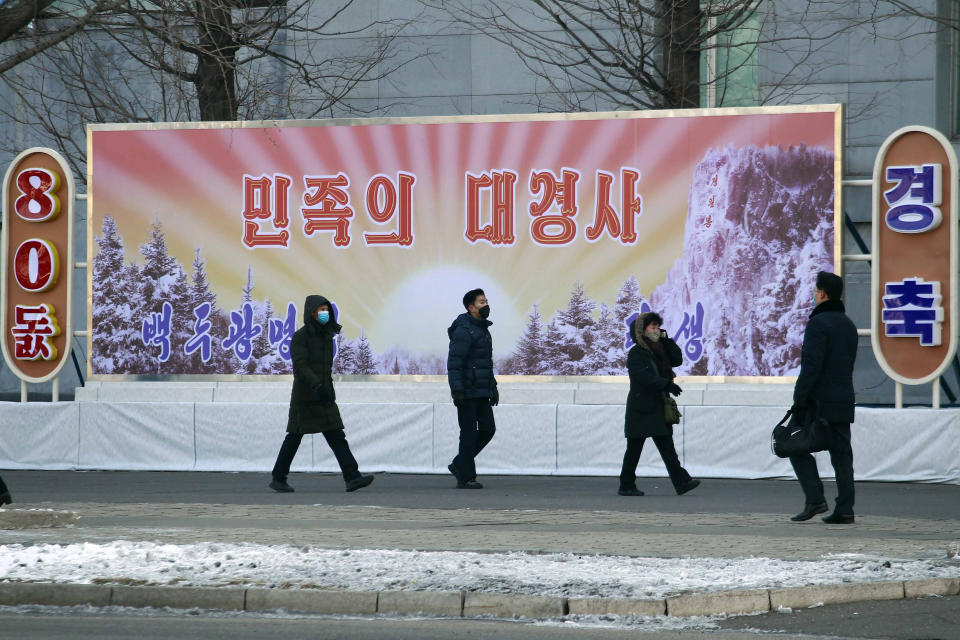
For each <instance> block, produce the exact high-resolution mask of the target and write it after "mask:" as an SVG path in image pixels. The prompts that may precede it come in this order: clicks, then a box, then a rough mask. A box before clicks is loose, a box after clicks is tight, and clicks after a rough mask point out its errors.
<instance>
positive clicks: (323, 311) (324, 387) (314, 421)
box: [270, 296, 373, 493]
mask: <svg viewBox="0 0 960 640" xmlns="http://www.w3.org/2000/svg"><path fill="white" fill-rule="evenodd" d="M331 307H332V305H331V304H330V301H329V300H327V299H326V298H324V297H323V296H307V300H306V302H305V303H304V306H303V326H302V327H301V328H300V329H298V330H297V332H296V333H294V334H293V339H292V340H291V341H290V358H291V360H292V361H293V390H292V391H291V393H290V412H289V414H288V418H287V437H286V438H285V439H284V441H283V445H282V446H281V447H280V453H279V454H278V455H277V462H276V464H275V465H274V467H273V480H272V481H271V482H270V488H271V489H273V490H274V491H278V492H280V493H290V492H292V491H293V487H291V486H290V485H289V484H287V474H288V473H290V464H291V463H292V462H293V457H294V456H295V455H296V454H297V449H298V448H299V447H300V441H301V440H302V439H303V434H305V433H322V434H323V437H324V438H325V439H326V441H327V444H329V445H330V448H331V449H332V450H333V455H334V456H336V458H337V463H339V465H340V471H341V472H343V480H344V482H346V484H347V491H356V490H357V489H361V488H363V487H365V486H367V485H368V484H370V483H371V482H373V476H371V475H362V474H361V473H360V471H359V468H358V466H357V461H356V460H355V459H354V457H353V454H352V453H351V452H350V445H348V444H347V438H346V436H345V435H344V433H343V420H341V419H340V409H339V408H338V407H337V402H336V400H337V394H336V392H335V391H334V389H333V373H332V372H333V340H334V337H335V336H336V334H338V333H340V329H341V327H340V325H339V324H337V322H336V319H335V318H334V317H333V311H332V308H331Z"/></svg>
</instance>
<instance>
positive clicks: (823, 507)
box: [790, 502, 827, 522]
mask: <svg viewBox="0 0 960 640" xmlns="http://www.w3.org/2000/svg"><path fill="white" fill-rule="evenodd" d="M826 511H827V503H826V502H821V503H820V504H805V505H803V511H801V512H800V513H798V514H797V515H795V516H790V519H791V520H793V521H794V522H806V521H807V520H809V519H810V518H812V517H813V516H815V515H817V514H818V513H826Z"/></svg>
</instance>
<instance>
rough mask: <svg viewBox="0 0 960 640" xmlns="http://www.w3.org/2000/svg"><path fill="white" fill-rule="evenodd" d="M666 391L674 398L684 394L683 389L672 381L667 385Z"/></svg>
mask: <svg viewBox="0 0 960 640" xmlns="http://www.w3.org/2000/svg"><path fill="white" fill-rule="evenodd" d="M664 391H666V392H667V393H669V394H671V395H674V396H678V395H680V394H681V393H683V389H681V388H680V387H679V386H677V383H676V382H673V381H672V380H671V381H670V382H668V383H667V387H666V389H664Z"/></svg>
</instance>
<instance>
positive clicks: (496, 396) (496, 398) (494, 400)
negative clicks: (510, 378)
mask: <svg viewBox="0 0 960 640" xmlns="http://www.w3.org/2000/svg"><path fill="white" fill-rule="evenodd" d="M498 404H500V392H499V391H497V388H496V387H494V388H493V395H492V396H490V406H491V407H495V406H497V405H498Z"/></svg>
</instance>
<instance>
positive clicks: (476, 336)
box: [447, 289, 500, 489]
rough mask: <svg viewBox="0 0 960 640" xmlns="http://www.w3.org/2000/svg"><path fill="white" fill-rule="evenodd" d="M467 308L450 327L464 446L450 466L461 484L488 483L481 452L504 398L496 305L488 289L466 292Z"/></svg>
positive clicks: (452, 379)
mask: <svg viewBox="0 0 960 640" xmlns="http://www.w3.org/2000/svg"><path fill="white" fill-rule="evenodd" d="M463 306H464V308H465V309H466V310H467V311H466V313H461V314H460V315H459V316H457V317H456V319H454V321H453V324H451V325H450V328H448V329H447V336H448V337H449V338H450V347H449V350H448V352H447V382H449V384H450V395H451V397H452V398H453V404H455V405H456V406H457V422H458V423H459V425H460V447H459V450H458V451H457V456H456V457H455V458H454V459H453V462H451V463H450V464H449V465H447V470H448V471H450V473H452V474H453V476H454V477H455V478H456V479H457V488H458V489H482V488H483V485H482V484H480V483H479V482H477V467H476V463H475V460H476V457H477V455H479V453H480V452H481V451H483V448H484V447H486V446H487V445H488V444H489V443H490V441H491V440H492V439H493V434H494V433H496V431H497V426H496V423H495V422H494V419H493V409H492V408H491V407H495V406H496V405H497V404H498V403H499V402H500V393H499V392H498V391H497V380H496V378H494V376H493V338H492V337H491V336H490V329H489V327H490V325H492V324H493V323H492V322H490V321H489V320H487V317H488V316H489V315H490V305H489V304H487V296H486V295H485V294H484V293H483V289H472V290H471V291H468V292H467V293H466V294H465V295H464V296H463Z"/></svg>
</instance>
